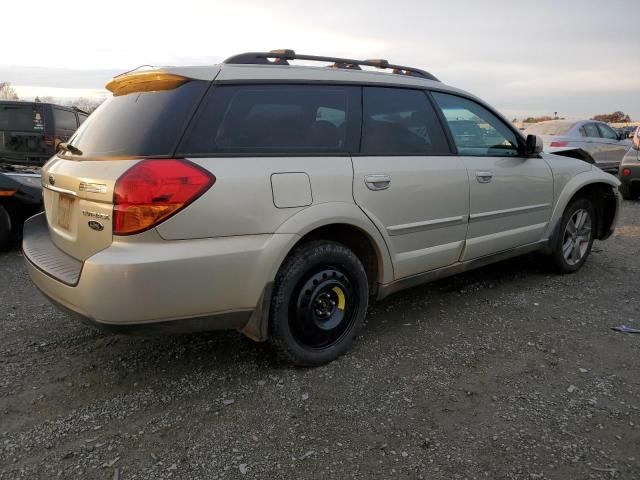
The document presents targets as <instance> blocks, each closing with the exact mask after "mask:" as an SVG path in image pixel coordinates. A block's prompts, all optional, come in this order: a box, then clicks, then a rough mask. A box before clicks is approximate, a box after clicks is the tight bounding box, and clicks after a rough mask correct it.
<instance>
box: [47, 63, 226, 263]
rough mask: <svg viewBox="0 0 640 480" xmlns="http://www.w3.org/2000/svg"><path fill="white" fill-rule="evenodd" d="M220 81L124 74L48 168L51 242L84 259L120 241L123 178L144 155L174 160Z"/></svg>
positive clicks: (117, 79) (112, 85) (158, 73)
mask: <svg viewBox="0 0 640 480" xmlns="http://www.w3.org/2000/svg"><path fill="white" fill-rule="evenodd" d="M212 79H213V78H209V79H206V80H205V79H194V78H189V77H185V76H179V75H173V74H168V73H165V72H163V71H153V72H143V73H134V74H128V75H125V76H122V77H117V78H116V79H115V80H114V81H113V82H110V83H109V84H108V85H107V87H108V88H109V89H110V90H112V91H113V92H114V94H113V96H112V97H110V98H109V99H107V100H106V101H105V102H104V103H103V104H102V105H101V106H100V107H99V108H98V109H97V110H96V111H95V112H94V113H93V114H91V116H90V117H89V118H88V119H87V120H86V121H85V122H84V123H83V124H82V125H81V126H80V128H79V129H78V131H77V132H76V133H75V134H74V136H73V137H72V138H71V139H70V140H69V144H70V145H71V147H69V149H63V150H61V151H60V152H59V153H58V154H56V155H55V156H54V157H53V158H52V159H51V160H50V161H49V162H48V163H47V164H46V165H45V166H44V167H43V170H42V183H43V187H44V189H43V190H44V207H45V212H46V216H47V222H48V225H49V232H50V236H51V239H52V241H53V242H54V243H55V244H56V246H58V248H60V249H61V250H62V251H64V252H65V253H67V254H68V255H70V256H71V257H74V258H76V259H78V260H80V261H84V260H86V259H87V258H89V257H90V256H91V255H93V254H95V253H97V252H99V251H100V250H103V249H105V248H107V247H108V246H109V245H110V244H111V243H112V241H113V235H114V231H113V216H114V193H115V189H116V184H117V181H118V179H119V178H120V177H121V176H122V175H123V174H124V173H125V172H127V171H128V170H129V169H131V168H132V167H134V166H135V165H137V164H138V163H139V162H141V161H143V159H148V158H156V159H169V158H170V157H171V156H172V154H173V152H174V151H175V148H176V146H177V143H178V141H179V140H180V137H181V135H182V133H183V131H184V129H185V127H186V125H187V123H188V122H189V120H190V118H191V117H192V116H193V113H194V112H195V109H196V108H197V106H198V104H199V103H200V101H201V100H202V97H203V96H204V94H205V93H206V90H207V88H208V87H209V85H210V82H211V80H212Z"/></svg>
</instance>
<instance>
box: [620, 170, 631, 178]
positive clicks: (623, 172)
mask: <svg viewBox="0 0 640 480" xmlns="http://www.w3.org/2000/svg"><path fill="white" fill-rule="evenodd" d="M629 175H631V169H630V168H623V169H622V176H623V177H628V176H629Z"/></svg>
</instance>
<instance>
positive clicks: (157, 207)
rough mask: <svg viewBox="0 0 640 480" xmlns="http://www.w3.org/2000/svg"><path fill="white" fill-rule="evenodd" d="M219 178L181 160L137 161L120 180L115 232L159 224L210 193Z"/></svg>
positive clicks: (137, 230) (117, 191)
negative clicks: (205, 193) (206, 193)
mask: <svg viewBox="0 0 640 480" xmlns="http://www.w3.org/2000/svg"><path fill="white" fill-rule="evenodd" d="M215 181H216V177H215V176H213V175H212V174H211V173H209V172H207V171H206V170H204V169H203V168H201V167H199V166H197V165H195V164H193V163H191V162H189V161H187V160H178V159H149V160H143V161H141V162H140V163H137V164H136V165H134V166H133V167H132V168H130V169H129V170H127V171H126V172H125V173H124V175H122V176H121V177H120V178H119V179H118V181H117V182H116V186H115V191H114V194H113V203H114V206H113V233H114V234H115V235H132V234H135V233H140V232H144V231H145V230H149V229H150V228H153V227H155V226H156V225H158V224H159V223H161V222H163V221H165V220H166V219H167V218H169V217H171V216H172V215H175V214H176V213H177V212H179V211H180V210H182V209H183V208H184V207H186V206H187V205H189V204H190V203H192V202H193V201H194V200H196V199H197V198H198V197H199V196H200V195H202V194H203V193H204V192H206V191H207V190H208V189H209V188H210V187H211V186H212V185H213V184H214V183H215Z"/></svg>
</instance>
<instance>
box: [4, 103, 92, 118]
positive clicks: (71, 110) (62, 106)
mask: <svg viewBox="0 0 640 480" xmlns="http://www.w3.org/2000/svg"><path fill="white" fill-rule="evenodd" d="M0 105H51V106H53V107H57V108H62V109H63V110H69V111H70V112H76V111H77V112H78V113H85V112H81V111H78V110H75V109H74V108H73V107H68V106H66V105H59V104H57V103H50V102H34V101H33V100H0ZM85 115H86V114H85Z"/></svg>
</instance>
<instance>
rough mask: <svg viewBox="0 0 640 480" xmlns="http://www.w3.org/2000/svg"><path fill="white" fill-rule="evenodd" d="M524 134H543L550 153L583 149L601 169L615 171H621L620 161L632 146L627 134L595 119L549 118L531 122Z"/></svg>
mask: <svg viewBox="0 0 640 480" xmlns="http://www.w3.org/2000/svg"><path fill="white" fill-rule="evenodd" d="M524 133H525V135H526V134H533V135H539V136H540V137H542V139H543V141H544V151H545V152H548V153H556V152H560V151H563V150H574V149H577V148H581V149H582V150H584V151H586V152H587V153H589V155H591V157H593V159H594V160H595V162H596V165H597V166H598V167H599V168H601V169H602V170H605V171H608V172H610V173H613V174H617V173H618V167H619V165H620V161H621V160H622V158H623V157H624V155H625V153H626V152H627V151H628V150H629V147H630V146H631V142H630V141H629V140H628V139H627V138H626V137H625V136H624V135H621V134H619V133H617V132H616V131H615V130H613V129H612V128H611V127H610V126H609V125H607V124H606V123H604V122H597V121H595V120H580V121H577V122H575V121H571V120H549V121H547V122H540V123H536V124H534V125H531V126H530V127H528V128H527V129H526V130H525V131H524Z"/></svg>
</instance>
